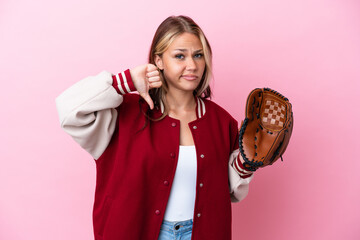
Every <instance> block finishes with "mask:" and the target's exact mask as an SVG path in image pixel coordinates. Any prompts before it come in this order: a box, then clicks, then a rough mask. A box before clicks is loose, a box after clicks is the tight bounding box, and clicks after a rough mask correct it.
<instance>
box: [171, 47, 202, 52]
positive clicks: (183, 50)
mask: <svg viewBox="0 0 360 240" xmlns="http://www.w3.org/2000/svg"><path fill="white" fill-rule="evenodd" d="M174 51H180V52H187V51H188V50H187V49H182V48H179V49H174ZM202 51H203V49H202V48H201V49H198V50H195V51H194V52H195V53H197V52H202Z"/></svg>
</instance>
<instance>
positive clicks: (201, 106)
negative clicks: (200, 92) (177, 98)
mask: <svg viewBox="0 0 360 240" xmlns="http://www.w3.org/2000/svg"><path fill="white" fill-rule="evenodd" d="M195 101H196V108H195V109H196V117H197V118H198V119H199V118H202V117H203V116H204V115H205V112H206V108H205V103H204V100H202V99H201V98H199V97H196V96H195ZM160 110H161V113H164V110H165V108H164V103H163V102H162V100H160Z"/></svg>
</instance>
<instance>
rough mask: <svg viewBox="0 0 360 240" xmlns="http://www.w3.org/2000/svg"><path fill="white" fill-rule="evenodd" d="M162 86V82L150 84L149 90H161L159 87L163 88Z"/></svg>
mask: <svg viewBox="0 0 360 240" xmlns="http://www.w3.org/2000/svg"><path fill="white" fill-rule="evenodd" d="M161 85H162V82H154V83H150V85H149V88H150V89H151V88H159V87H161Z"/></svg>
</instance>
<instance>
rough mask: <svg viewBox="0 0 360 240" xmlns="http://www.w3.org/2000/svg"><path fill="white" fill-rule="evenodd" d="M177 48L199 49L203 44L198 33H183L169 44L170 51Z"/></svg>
mask: <svg viewBox="0 0 360 240" xmlns="http://www.w3.org/2000/svg"><path fill="white" fill-rule="evenodd" d="M175 49H189V50H198V49H202V45H201V41H200V39H199V38H198V37H197V36H196V35H194V34H192V33H182V34H181V35H179V36H177V37H176V38H175V39H174V41H173V42H172V43H171V44H170V45H169V50H170V51H171V50H175Z"/></svg>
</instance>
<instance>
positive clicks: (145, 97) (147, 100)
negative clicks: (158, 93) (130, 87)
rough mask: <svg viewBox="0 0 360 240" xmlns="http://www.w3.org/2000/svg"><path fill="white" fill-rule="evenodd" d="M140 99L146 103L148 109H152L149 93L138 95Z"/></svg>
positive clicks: (152, 103) (152, 104)
mask: <svg viewBox="0 0 360 240" xmlns="http://www.w3.org/2000/svg"><path fill="white" fill-rule="evenodd" d="M140 95H141V97H142V98H143V99H144V100H145V101H146V102H147V104H149V106H150V109H153V108H154V102H153V100H152V99H151V97H150V95H149V93H142V94H140Z"/></svg>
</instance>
